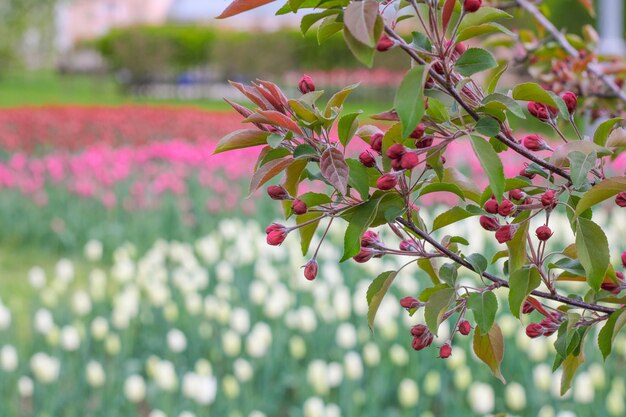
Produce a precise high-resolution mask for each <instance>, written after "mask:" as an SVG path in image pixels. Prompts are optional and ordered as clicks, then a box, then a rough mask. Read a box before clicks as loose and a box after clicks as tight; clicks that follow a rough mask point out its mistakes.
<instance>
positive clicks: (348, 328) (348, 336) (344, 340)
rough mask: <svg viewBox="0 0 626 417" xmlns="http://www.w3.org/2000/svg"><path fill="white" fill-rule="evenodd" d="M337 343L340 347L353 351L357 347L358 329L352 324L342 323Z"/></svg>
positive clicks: (338, 328) (336, 335)
mask: <svg viewBox="0 0 626 417" xmlns="http://www.w3.org/2000/svg"><path fill="white" fill-rule="evenodd" d="M335 341H336V343H337V345H338V346H339V347H342V348H344V349H352V348H353V347H354V346H355V345H356V341H357V335H356V329H355V328H354V326H353V325H352V324H351V323H347V322H346V323H341V324H340V325H339V326H338V327H337V333H335Z"/></svg>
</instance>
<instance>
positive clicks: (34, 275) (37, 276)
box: [28, 266, 46, 290]
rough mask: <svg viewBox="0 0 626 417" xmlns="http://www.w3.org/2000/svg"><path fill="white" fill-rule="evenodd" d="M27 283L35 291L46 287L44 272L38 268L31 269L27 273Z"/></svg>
mask: <svg viewBox="0 0 626 417" xmlns="http://www.w3.org/2000/svg"><path fill="white" fill-rule="evenodd" d="M28 282H29V283H30V286H31V287H33V288H34V289H36V290H40V289H42V288H43V287H45V286H46V272H45V271H44V270H43V268H41V267H39V266H35V267H32V268H31V269H30V270H29V271H28Z"/></svg>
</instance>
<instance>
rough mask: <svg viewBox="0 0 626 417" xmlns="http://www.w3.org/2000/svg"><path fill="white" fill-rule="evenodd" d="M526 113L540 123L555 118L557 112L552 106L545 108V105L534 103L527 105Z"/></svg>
mask: <svg viewBox="0 0 626 417" xmlns="http://www.w3.org/2000/svg"><path fill="white" fill-rule="evenodd" d="M528 112H529V113H530V114H531V115H532V116H534V117H536V118H537V119H539V120H541V121H542V122H547V121H548V120H550V119H552V118H554V117H556V115H557V114H558V113H559V111H558V110H557V109H555V108H554V107H552V106H546V105H545V104H541V103H537V102H534V101H531V102H529V103H528Z"/></svg>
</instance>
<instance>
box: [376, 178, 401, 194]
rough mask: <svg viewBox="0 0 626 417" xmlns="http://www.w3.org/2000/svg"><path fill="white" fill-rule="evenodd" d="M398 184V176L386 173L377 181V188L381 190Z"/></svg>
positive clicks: (389, 188)
mask: <svg viewBox="0 0 626 417" xmlns="http://www.w3.org/2000/svg"><path fill="white" fill-rule="evenodd" d="M396 185H398V178H397V177H396V175H395V174H385V175H383V176H381V177H380V178H379V179H378V180H377V181H376V188H378V189H379V190H383V191H385V190H391V189H392V188H394V187H395V186H396Z"/></svg>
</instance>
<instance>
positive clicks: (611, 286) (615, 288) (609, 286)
mask: <svg viewBox="0 0 626 417" xmlns="http://www.w3.org/2000/svg"><path fill="white" fill-rule="evenodd" d="M600 288H602V289H603V290H604V291H608V292H610V293H613V294H619V292H620V291H621V289H620V286H619V285H618V284H616V283H614V282H612V281H610V282H603V283H602V285H600Z"/></svg>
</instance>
